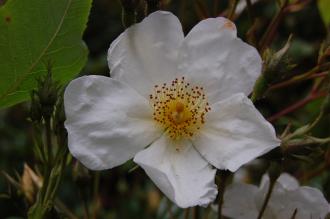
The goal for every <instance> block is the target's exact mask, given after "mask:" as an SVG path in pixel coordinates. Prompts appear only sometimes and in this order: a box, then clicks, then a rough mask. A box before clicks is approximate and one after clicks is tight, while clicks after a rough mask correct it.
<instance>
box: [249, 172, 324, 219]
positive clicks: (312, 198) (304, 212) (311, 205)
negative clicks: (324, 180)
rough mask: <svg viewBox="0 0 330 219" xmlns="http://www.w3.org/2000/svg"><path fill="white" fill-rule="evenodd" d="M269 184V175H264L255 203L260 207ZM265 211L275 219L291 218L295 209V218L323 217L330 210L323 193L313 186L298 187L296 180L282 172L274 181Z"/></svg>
mask: <svg viewBox="0 0 330 219" xmlns="http://www.w3.org/2000/svg"><path fill="white" fill-rule="evenodd" d="M268 186H269V177H268V176H266V175H264V176H263V179H262V183H261V186H260V190H259V192H258V194H257V195H256V196H257V199H258V200H257V205H258V207H259V208H261V206H262V203H263V200H264V198H265V196H266V193H267V190H268ZM267 206H268V207H267V212H266V213H269V214H272V215H276V218H277V219H282V218H291V216H292V215H293V213H294V211H295V209H297V210H298V212H297V215H296V218H299V219H311V218H312V219H319V218H324V217H325V215H326V214H327V213H328V212H329V211H330V208H329V204H328V202H327V201H326V199H325V198H324V196H323V194H322V193H321V192H320V191H319V190H318V189H315V188H311V187H308V186H303V187H299V184H298V181H297V180H296V179H295V178H294V177H292V176H290V175H289V174H286V173H283V174H281V176H280V177H279V178H278V180H277V181H276V184H275V186H274V189H273V192H272V195H271V198H270V200H269V203H268V205H267Z"/></svg>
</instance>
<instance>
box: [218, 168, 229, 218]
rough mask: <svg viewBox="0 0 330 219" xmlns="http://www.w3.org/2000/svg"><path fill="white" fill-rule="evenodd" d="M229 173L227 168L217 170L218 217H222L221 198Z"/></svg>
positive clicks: (222, 197)
mask: <svg viewBox="0 0 330 219" xmlns="http://www.w3.org/2000/svg"><path fill="white" fill-rule="evenodd" d="M229 175H230V172H229V171H228V170H220V171H219V178H220V180H219V183H218V191H219V192H218V194H219V200H218V219H222V218H223V217H222V205H223V199H224V193H225V188H226V181H227V178H228V176H229Z"/></svg>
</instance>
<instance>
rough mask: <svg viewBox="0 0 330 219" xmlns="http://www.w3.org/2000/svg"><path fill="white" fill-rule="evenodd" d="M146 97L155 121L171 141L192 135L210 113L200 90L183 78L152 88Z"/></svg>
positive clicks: (201, 88) (201, 89)
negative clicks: (152, 92) (152, 110)
mask: <svg viewBox="0 0 330 219" xmlns="http://www.w3.org/2000/svg"><path fill="white" fill-rule="evenodd" d="M149 98H150V103H151V106H152V108H153V109H154V113H153V118H154V120H155V121H156V122H157V123H159V124H160V125H161V126H162V127H163V128H164V130H165V131H166V133H167V134H168V135H169V137H170V138H172V139H174V140H178V139H181V138H191V137H192V136H194V135H195V134H196V132H197V131H198V130H199V129H200V128H201V126H202V125H203V124H204V123H205V115H206V113H207V112H209V111H210V110H211V108H210V106H209V103H208V102H207V98H206V96H205V94H204V89H203V87H199V86H192V85H190V84H189V83H187V82H186V81H185V78H184V77H182V78H181V79H178V78H176V79H175V80H173V81H172V82H171V83H170V84H167V83H164V84H162V85H155V87H154V94H151V95H150V96H149Z"/></svg>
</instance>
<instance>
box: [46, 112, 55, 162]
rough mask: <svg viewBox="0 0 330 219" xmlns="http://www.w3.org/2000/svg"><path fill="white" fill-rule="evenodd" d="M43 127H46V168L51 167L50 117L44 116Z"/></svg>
mask: <svg viewBox="0 0 330 219" xmlns="http://www.w3.org/2000/svg"><path fill="white" fill-rule="evenodd" d="M45 129H46V151H47V158H48V159H47V161H48V168H51V167H52V164H53V153H52V139H51V127H50V117H49V118H45Z"/></svg>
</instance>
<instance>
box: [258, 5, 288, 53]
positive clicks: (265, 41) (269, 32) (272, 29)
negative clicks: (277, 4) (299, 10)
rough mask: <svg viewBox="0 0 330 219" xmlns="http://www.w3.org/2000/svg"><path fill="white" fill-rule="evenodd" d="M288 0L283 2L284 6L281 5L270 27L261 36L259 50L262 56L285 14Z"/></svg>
mask: <svg viewBox="0 0 330 219" xmlns="http://www.w3.org/2000/svg"><path fill="white" fill-rule="evenodd" d="M288 2H289V1H288V0H285V2H284V4H283V5H282V7H281V9H280V11H279V12H278V13H277V15H276V16H275V17H274V18H273V20H272V21H271V23H270V25H269V26H268V28H267V30H266V32H265V34H264V35H263V36H262V38H261V40H260V45H259V50H260V52H261V54H262V52H263V51H264V50H265V49H266V48H267V46H268V45H269V44H270V43H271V42H272V41H273V39H274V37H275V34H276V30H277V27H278V25H279V23H280V22H281V20H282V18H283V17H284V15H285V14H286V12H287V11H286V10H285V9H286V6H287V5H288Z"/></svg>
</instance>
